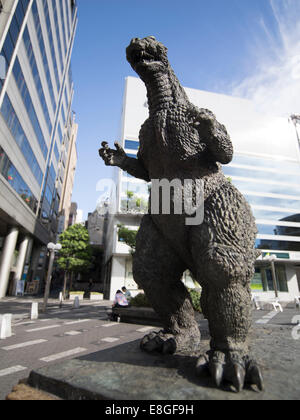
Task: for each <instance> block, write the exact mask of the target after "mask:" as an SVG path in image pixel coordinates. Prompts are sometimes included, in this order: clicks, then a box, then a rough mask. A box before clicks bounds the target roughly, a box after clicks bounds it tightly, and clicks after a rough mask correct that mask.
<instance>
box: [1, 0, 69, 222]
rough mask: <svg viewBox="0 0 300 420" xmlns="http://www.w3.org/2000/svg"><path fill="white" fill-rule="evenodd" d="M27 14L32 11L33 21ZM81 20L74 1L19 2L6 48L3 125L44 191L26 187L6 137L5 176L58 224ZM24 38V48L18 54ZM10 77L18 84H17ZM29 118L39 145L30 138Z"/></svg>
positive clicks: (9, 30) (47, 219) (12, 19)
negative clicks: (72, 63)
mask: <svg viewBox="0 0 300 420" xmlns="http://www.w3.org/2000/svg"><path fill="white" fill-rule="evenodd" d="M29 5H30V7H31V10H30V11H29V10H28V7H29ZM26 12H29V13H27V16H28V20H27V16H26ZM25 16H26V21H25ZM76 21H77V7H76V3H75V2H74V1H71V0H68V1H66V0H40V1H38V0H33V2H32V3H31V2H30V1H29V0H19V1H18V3H17V7H16V10H15V12H14V14H13V15H12V18H11V23H10V26H9V29H8V32H7V34H6V35H5V39H4V44H3V48H2V50H1V55H3V56H4V57H5V61H6V65H7V68H9V66H12V73H11V76H9V80H6V81H5V82H6V83H5V86H6V92H5V93H3V95H2V99H3V100H2V103H1V105H0V113H1V115H2V117H3V120H1V123H2V121H3V123H5V124H6V126H7V127H8V128H9V130H10V133H11V135H12V137H13V139H14V141H15V142H16V144H17V145H18V148H19V151H21V153H22V155H23V156H24V158H25V160H26V162H27V165H28V168H27V167H26V168H23V169H22V170H25V171H26V172H28V171H31V173H32V175H33V177H32V179H35V180H36V181H37V183H38V186H39V188H37V186H36V184H34V185H32V186H30V185H29V186H28V185H26V184H25V183H24V181H23V179H22V178H21V175H20V174H22V170H21V168H19V167H18V165H20V163H19V162H20V161H19V160H18V162H17V161H16V162H14V159H15V157H14V156H11V157H10V158H8V157H7V155H6V153H5V152H4V149H5V147H4V146H5V142H7V141H8V139H5V142H4V144H2V142H1V139H0V145H1V149H0V151H1V175H2V176H4V178H6V180H8V181H9V182H10V185H11V186H12V188H13V189H14V190H15V191H17V192H18V193H20V191H21V190H24V191H25V190H26V191H28V197H29V198H28V197H26V198H25V202H26V203H27V204H28V205H30V207H31V208H32V209H33V210H34V211H36V212H37V214H38V215H39V216H40V217H41V219H42V220H44V221H47V222H52V220H53V218H55V217H56V216H57V214H58V208H59V201H60V195H59V193H58V191H61V184H62V182H63V178H64V173H65V166H66V160H67V151H68V139H67V137H68V135H69V132H70V130H69V124H70V123H71V124H72V118H71V116H70V111H69V110H70V109H71V108H70V106H71V99H72V93H73V81H72V71H71V66H70V62H69V58H70V54H71V49H72V46H73V45H72V42H73V38H74V34H75V29H76ZM20 36H21V37H22V39H21V40H20V42H19V45H20V47H21V48H19V50H18V51H17V52H16V53H15V55H14V52H15V49H16V45H17V42H18V40H19V37H20ZM27 63H28V64H27ZM10 78H11V80H14V81H15V83H11V82H10ZM3 86H4V81H2V80H1V81H0V93H1V91H2V90H3ZM15 86H17V89H18V94H17V93H16V87H15ZM20 98H21V101H20ZM26 114H27V115H26ZM25 116H26V118H25ZM27 117H28V118H27ZM28 120H29V121H30V123H31V127H32V129H33V134H35V137H36V140H37V141H35V139H32V138H30V134H29V133H30V132H31V131H29V126H28ZM10 141H11V140H10ZM38 148H39V150H40V152H41V153H39V152H38V150H37V149H38ZM3 156H5V159H6V160H5V162H4V157H3ZM42 157H43V158H42ZM4 163H5V164H4ZM7 168H9V169H7ZM7 174H9V175H7ZM10 174H11V175H10ZM8 176H9V178H7V177H8ZM26 179H27V180H28V175H27V178H26ZM30 188H31V189H33V190H34V191H35V192H36V191H38V190H40V196H39V197H33V195H32V193H31V191H30ZM24 197H25V195H24ZM33 203H34V204H33ZM38 204H39V208H37V205H38ZM50 224H51V223H49V225H48V226H50Z"/></svg>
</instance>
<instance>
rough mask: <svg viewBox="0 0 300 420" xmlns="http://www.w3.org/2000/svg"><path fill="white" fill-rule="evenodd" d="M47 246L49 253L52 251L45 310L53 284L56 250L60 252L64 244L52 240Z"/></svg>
mask: <svg viewBox="0 0 300 420" xmlns="http://www.w3.org/2000/svg"><path fill="white" fill-rule="evenodd" d="M47 248H48V250H49V253H50V259H49V266H48V273H47V279H46V288H45V295H44V305H43V312H46V310H47V302H48V298H49V292H50V286H51V276H52V270H53V263H54V257H55V252H59V251H60V250H61V248H62V246H61V244H53V243H52V242H50V243H49V244H48V245H47Z"/></svg>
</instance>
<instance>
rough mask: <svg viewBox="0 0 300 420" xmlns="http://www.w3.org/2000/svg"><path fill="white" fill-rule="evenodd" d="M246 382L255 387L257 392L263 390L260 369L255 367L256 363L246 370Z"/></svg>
mask: <svg viewBox="0 0 300 420" xmlns="http://www.w3.org/2000/svg"><path fill="white" fill-rule="evenodd" d="M246 380H247V382H249V383H250V384H253V385H256V386H257V388H258V389H259V391H263V390H264V380H263V377H262V374H261V371H260V368H259V367H258V366H257V364H256V363H253V364H252V366H250V367H249V368H248V373H247V379H246Z"/></svg>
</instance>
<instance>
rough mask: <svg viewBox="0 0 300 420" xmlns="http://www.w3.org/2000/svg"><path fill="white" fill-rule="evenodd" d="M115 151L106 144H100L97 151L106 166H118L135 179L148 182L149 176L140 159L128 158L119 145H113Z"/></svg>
mask: <svg viewBox="0 0 300 420" xmlns="http://www.w3.org/2000/svg"><path fill="white" fill-rule="evenodd" d="M115 147H116V149H115V150H114V149H110V148H109V146H108V144H107V143H106V142H102V147H101V149H99V155H100V157H101V158H102V159H103V160H104V163H105V165H106V166H118V167H119V168H120V169H122V170H123V171H125V172H128V173H129V175H132V176H134V177H135V178H139V179H143V180H144V181H146V182H149V181H150V179H149V174H148V172H147V170H146V169H145V168H144V165H143V164H142V162H141V160H140V159H134V158H131V157H128V156H127V155H126V153H125V151H124V149H123V148H122V146H121V145H120V144H119V143H117V142H116V143H115Z"/></svg>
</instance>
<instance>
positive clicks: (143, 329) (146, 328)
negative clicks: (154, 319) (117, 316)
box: [137, 327, 155, 332]
mask: <svg viewBox="0 0 300 420" xmlns="http://www.w3.org/2000/svg"><path fill="white" fill-rule="evenodd" d="M154 329H155V327H143V328H139V329H138V330H137V331H138V332H147V331H150V330H154Z"/></svg>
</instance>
